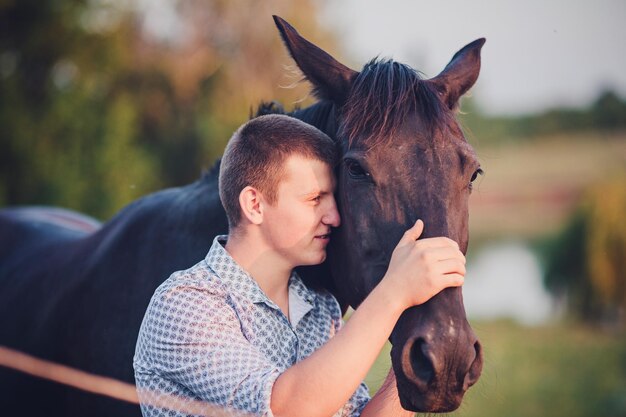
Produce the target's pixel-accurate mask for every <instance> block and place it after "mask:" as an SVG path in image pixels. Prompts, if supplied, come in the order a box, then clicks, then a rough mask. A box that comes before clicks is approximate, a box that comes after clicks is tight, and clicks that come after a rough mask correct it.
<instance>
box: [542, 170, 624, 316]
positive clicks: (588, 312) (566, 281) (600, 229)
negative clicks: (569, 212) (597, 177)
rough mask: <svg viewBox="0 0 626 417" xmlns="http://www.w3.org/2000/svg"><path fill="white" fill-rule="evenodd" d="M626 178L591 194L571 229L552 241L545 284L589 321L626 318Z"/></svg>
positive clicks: (546, 251)
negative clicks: (563, 297)
mask: <svg viewBox="0 0 626 417" xmlns="http://www.w3.org/2000/svg"><path fill="white" fill-rule="evenodd" d="M624 213H626V174H618V175H616V176H615V177H613V178H611V179H609V180H607V181H606V182H603V183H601V184H597V185H595V186H594V187H593V188H591V189H589V190H588V192H587V194H586V196H585V198H584V200H583V203H582V204H581V206H580V208H579V209H578V211H577V212H576V214H575V215H574V216H573V218H572V220H571V221H570V223H569V225H568V226H567V227H566V228H565V230H564V231H563V232H562V233H561V234H560V235H559V236H557V237H555V238H553V239H552V240H550V241H549V242H548V243H547V245H546V247H545V248H543V249H544V250H542V252H543V253H544V255H545V263H546V268H545V282H546V285H547V287H548V288H549V289H550V290H551V291H553V292H555V293H557V294H561V295H562V294H565V295H566V297H567V299H568V302H569V306H570V308H571V310H572V312H573V313H575V314H577V315H578V316H580V317H582V318H584V319H592V320H595V319H605V318H616V317H620V316H621V317H622V320H623V318H624V317H623V316H624V314H625V313H626V217H624Z"/></svg>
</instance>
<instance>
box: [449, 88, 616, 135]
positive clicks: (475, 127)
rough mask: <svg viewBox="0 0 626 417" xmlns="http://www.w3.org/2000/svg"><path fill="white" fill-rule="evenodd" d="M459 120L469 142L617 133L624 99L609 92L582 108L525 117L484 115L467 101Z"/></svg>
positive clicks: (550, 111) (603, 93)
mask: <svg viewBox="0 0 626 417" xmlns="http://www.w3.org/2000/svg"><path fill="white" fill-rule="evenodd" d="M461 120H462V123H463V126H464V127H465V128H466V130H467V131H468V132H469V136H470V139H472V138H477V139H479V140H480V141H485V142H501V141H502V140H521V139H532V138H539V137H543V136H547V135H554V134H559V133H568V132H576V133H580V132H581V131H589V132H591V131H594V132H597V131H618V130H623V129H625V128H626V100H622V99H620V98H619V97H618V96H617V95H616V94H615V93H614V92H612V91H604V92H602V93H601V94H600V95H599V96H598V98H597V99H596V101H594V102H593V103H592V104H591V105H590V106H589V107H587V108H583V109H565V108H560V109H553V110H548V111H546V112H543V113H541V114H532V115H525V116H508V117H502V116H487V115H485V114H483V113H482V112H481V111H480V109H478V108H477V107H476V104H475V103H474V102H473V101H472V100H471V99H467V100H464V101H463V104H462V114H461Z"/></svg>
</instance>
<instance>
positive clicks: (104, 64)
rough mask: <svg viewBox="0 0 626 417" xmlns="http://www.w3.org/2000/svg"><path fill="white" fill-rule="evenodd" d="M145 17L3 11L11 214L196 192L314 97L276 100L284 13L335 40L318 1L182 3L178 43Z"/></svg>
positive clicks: (2, 122)
mask: <svg viewBox="0 0 626 417" xmlns="http://www.w3.org/2000/svg"><path fill="white" fill-rule="evenodd" d="M138 4H139V3H136V2H111V1H106V0H59V1H54V2H39V1H35V0H21V1H11V2H0V150H1V151H0V204H2V205H17V204H49V205H58V206H63V207H69V208H73V209H76V210H79V211H82V212H86V213H88V214H91V215H93V216H96V217H99V218H108V217H110V216H112V215H113V214H114V213H115V212H117V211H118V210H119V209H120V208H121V207H122V206H123V205H125V204H127V203H128V202H130V201H131V200H133V199H136V198H137V197H139V196H141V195H144V194H146V193H148V192H151V191H154V190H157V189H159V188H163V187H167V186H174V185H181V184H185V183H189V182H191V181H193V180H195V179H197V178H198V177H199V176H200V173H201V171H202V170H203V169H206V168H208V167H209V166H210V165H211V164H212V163H213V161H214V160H215V159H216V158H217V157H219V155H221V153H222V151H223V147H224V145H225V143H226V141H227V140H228V138H229V137H230V135H231V134H232V132H233V131H234V129H235V128H236V127H237V126H239V125H240V124H241V123H243V122H244V121H245V120H246V119H247V118H248V115H249V111H250V108H251V107H253V106H255V105H257V104H259V102H260V101H261V100H270V99H277V100H282V101H284V102H286V103H292V102H294V101H296V100H297V99H300V98H302V97H304V96H305V95H306V93H305V91H306V89H307V87H306V86H305V85H300V86H299V87H298V88H294V89H289V90H286V89H280V88H277V87H279V86H280V85H285V84H289V82H286V81H285V80H284V79H283V78H284V76H285V71H284V68H283V66H284V65H285V64H289V63H290V60H289V58H288V57H287V54H286V53H285V51H284V48H283V46H282V44H281V42H280V39H279V36H278V33H277V31H276V30H274V27H273V22H272V19H271V15H272V13H279V14H281V15H282V16H284V17H285V18H287V19H290V20H291V21H292V22H294V23H295V24H298V25H299V26H300V27H301V28H302V29H303V30H305V31H306V32H307V33H308V34H312V35H314V36H315V37H316V39H328V37H327V36H326V35H325V34H324V33H323V32H320V31H319V29H318V28H317V27H316V25H317V23H316V19H315V14H316V10H315V7H314V6H313V2H309V1H302V2H298V3H297V4H294V3H292V2H287V1H283V0H274V1H271V2H247V1H245V0H233V1H230V2H222V1H219V2H210V3H206V2H197V1H193V0H179V1H177V2H176V4H175V6H173V8H172V14H175V15H176V16H174V18H175V19H178V21H179V26H180V27H181V29H180V30H179V31H178V32H177V33H175V34H170V35H168V36H169V37H168V36H165V35H163V36H162V37H159V36H156V35H150V34H149V33H148V32H147V31H146V30H144V28H143V27H142V24H141V22H142V21H143V20H144V17H145V11H144V10H142V9H141V8H140V6H138ZM144 7H147V6H144ZM296 15H297V16H296ZM298 16H301V17H300V18H298ZM303 19H304V20H303ZM301 20H302V21H301ZM183 28H184V29H183ZM323 43H324V42H323ZM325 43H326V45H325V47H328V46H330V45H329V43H330V44H331V45H332V42H329V41H327V42H325ZM331 49H332V47H331Z"/></svg>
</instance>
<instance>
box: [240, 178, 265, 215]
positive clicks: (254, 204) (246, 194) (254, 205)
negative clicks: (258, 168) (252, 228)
mask: <svg viewBox="0 0 626 417" xmlns="http://www.w3.org/2000/svg"><path fill="white" fill-rule="evenodd" d="M261 197H262V195H261V192H260V191H259V190H257V189H256V188H254V187H251V186H247V187H245V188H244V189H243V190H241V192H240V193H239V208H240V209H241V213H242V215H243V217H245V218H246V219H248V221H249V222H250V223H252V224H261V223H262V222H263V205H262V203H261Z"/></svg>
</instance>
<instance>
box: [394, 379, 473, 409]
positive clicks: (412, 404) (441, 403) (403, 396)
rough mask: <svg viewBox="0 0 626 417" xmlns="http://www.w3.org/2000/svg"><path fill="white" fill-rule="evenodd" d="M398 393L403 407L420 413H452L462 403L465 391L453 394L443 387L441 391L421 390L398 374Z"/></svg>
mask: <svg viewBox="0 0 626 417" xmlns="http://www.w3.org/2000/svg"><path fill="white" fill-rule="evenodd" d="M396 379H397V384H398V394H399V397H400V405H402V408H404V409H405V410H409V411H415V412H418V413H450V412H452V411H454V410H456V409H457V408H459V406H460V405H461V402H462V401H463V397H464V395H465V392H460V393H456V394H451V393H449V392H446V391H447V389H446V388H445V387H444V388H442V390H441V392H437V391H428V392H420V391H419V390H417V389H416V387H415V385H414V384H413V383H412V382H410V381H408V380H407V379H406V378H404V377H402V376H400V375H396Z"/></svg>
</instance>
